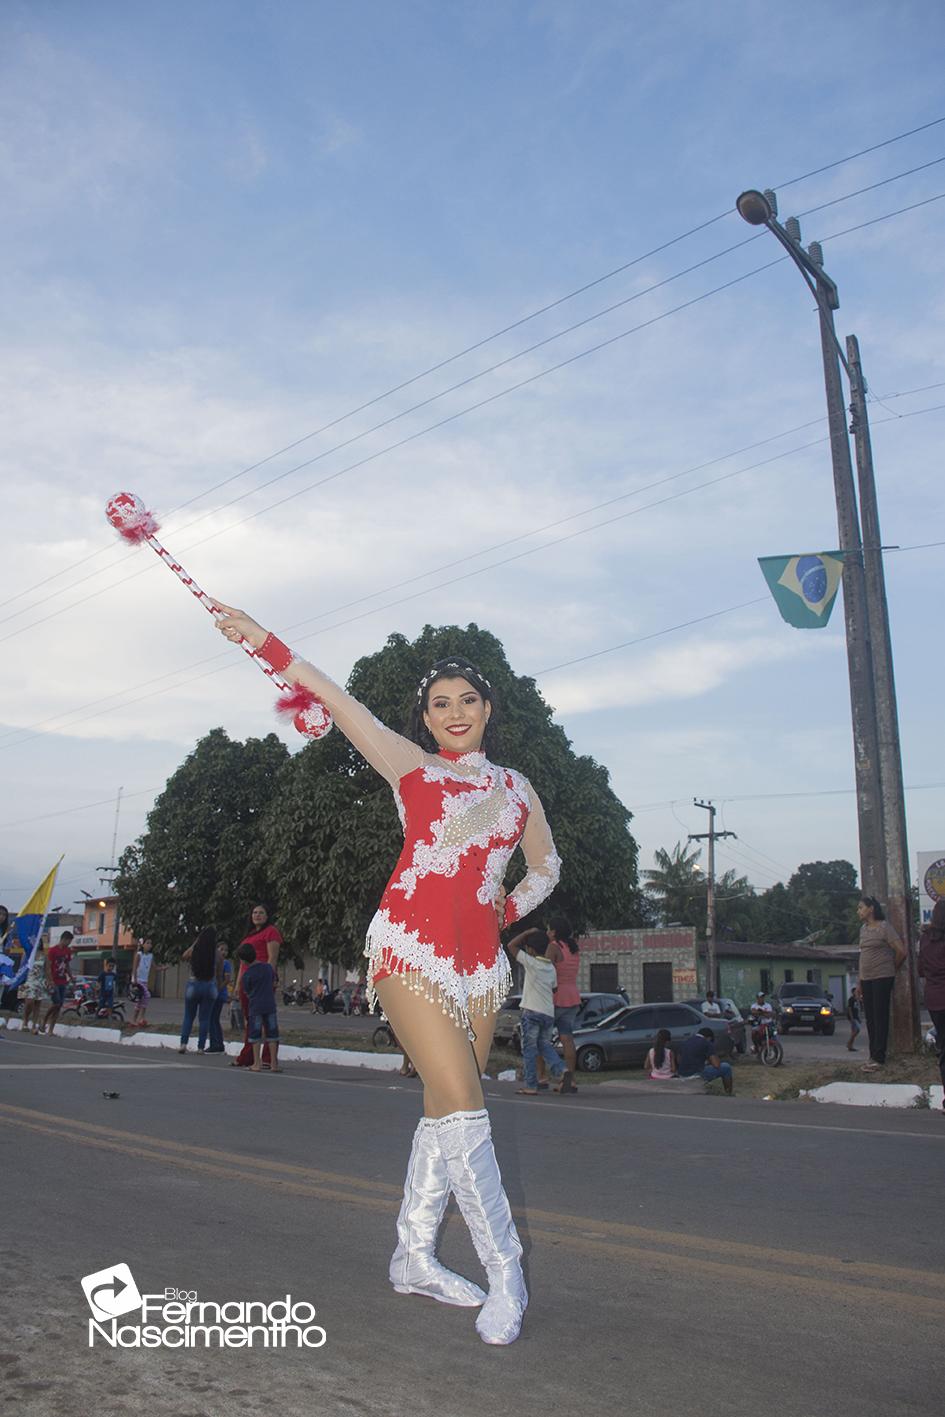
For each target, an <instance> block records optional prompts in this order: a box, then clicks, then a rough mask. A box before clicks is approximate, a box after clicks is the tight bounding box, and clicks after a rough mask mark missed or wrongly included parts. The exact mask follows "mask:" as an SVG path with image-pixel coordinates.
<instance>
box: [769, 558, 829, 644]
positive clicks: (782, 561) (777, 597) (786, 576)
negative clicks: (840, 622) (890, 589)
mask: <svg viewBox="0 0 945 1417" xmlns="http://www.w3.org/2000/svg"><path fill="white" fill-rule="evenodd" d="M845 555H846V552H844V551H808V552H806V553H805V554H803V555H801V556H759V557H758V565H759V566H760V567H761V573H762V575H763V576H764V578H765V580H766V581H767V582H768V589H769V590H770V591H771V594H772V595H773V596H774V603H775V605H776V606H777V607H778V609H779V610H780V612H781V618H782V620H786V621H787V623H788V624H789V625H793V626H794V628H795V629H796V630H819V629H822V628H823V626H824V625H826V623H827V621H828V620H829V619H830V612H831V610H832V609H833V603H834V601H835V600H836V598H837V591H838V590H839V589H840V577H841V576H842V575H843V558H844V556H845Z"/></svg>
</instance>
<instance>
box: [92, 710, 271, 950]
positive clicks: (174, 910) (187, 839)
mask: <svg viewBox="0 0 945 1417" xmlns="http://www.w3.org/2000/svg"><path fill="white" fill-rule="evenodd" d="M288 759H289V753H288V750H287V749H286V747H285V745H284V744H283V743H282V742H281V740H280V739H279V738H278V737H277V736H276V734H274V733H270V734H268V735H267V736H266V737H265V738H250V739H248V740H247V741H246V742H245V743H240V742H234V741H233V740H232V739H231V738H229V737H228V736H227V734H226V732H225V731H224V730H223V729H222V728H214V729H213V730H212V731H211V732H210V733H208V734H206V736H205V737H203V738H201V739H200V741H199V743H198V744H197V746H196V747H195V748H194V750H193V752H192V753H190V754H189V756H188V757H187V758H186V759H185V761H184V762H183V763H182V764H181V766H180V767H179V768H178V769H177V771H176V772H175V773H174V774H173V775H172V776H171V777H170V778H169V779H168V782H167V786H166V787H165V789H164V791H163V792H162V793H161V795H160V796H159V797H158V799H157V801H156V802H155V804H154V806H153V808H152V809H151V811H150V812H149V813H148V820H147V828H146V830H145V832H144V834H143V835H142V836H141V837H139V839H138V840H137V841H136V842H135V843H134V844H133V845H131V846H129V847H128V848H127V850H126V851H124V852H123V853H122V856H121V860H120V861H119V863H118V876H117V877H116V880H115V889H116V892H117V894H118V896H119V899H120V901H121V914H122V919H123V920H124V921H125V922H126V923H127V924H128V925H129V926H130V927H131V929H132V931H133V932H134V933H135V934H136V935H140V936H142V937H144V938H146V939H150V940H152V941H153V942H154V952H155V954H156V955H157V957H158V958H159V959H164V960H174V959H177V958H179V956H180V952H181V950H182V949H183V948H184V947H185V946H186V945H187V944H189V943H190V942H191V940H192V939H193V936H194V934H195V933H196V932H197V931H198V930H199V929H200V928H201V927H202V926H204V925H216V927H217V929H218V930H219V931H220V932H221V934H222V936H223V938H225V939H228V940H229V941H230V943H233V942H235V941H236V940H238V939H239V938H241V936H242V934H244V933H245V926H246V922H247V919H248V916H249V911H250V908H251V906H252V905H253V903H254V902H256V901H264V902H266V903H268V904H269V905H270V906H271V907H274V906H275V905H276V903H277V902H276V898H275V892H274V891H273V889H272V882H271V880H270V878H269V877H268V876H267V874H266V869H265V863H264V859H263V853H262V849H261V844H260V828H261V824H262V820H263V817H264V815H265V813H266V809H267V808H268V807H269V805H270V803H271V801H272V799H273V796H274V793H275V790H276V783H277V780H278V777H279V773H280V770H281V769H283V768H284V767H285V765H286V763H287V762H288Z"/></svg>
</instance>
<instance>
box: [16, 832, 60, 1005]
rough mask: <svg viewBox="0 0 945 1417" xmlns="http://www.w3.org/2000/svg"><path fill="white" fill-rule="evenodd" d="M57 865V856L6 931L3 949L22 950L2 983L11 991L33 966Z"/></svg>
mask: <svg viewBox="0 0 945 1417" xmlns="http://www.w3.org/2000/svg"><path fill="white" fill-rule="evenodd" d="M61 865H62V857H61V856H60V858H59V860H58V861H57V862H56V864H55V866H54V867H53V868H52V870H51V871H50V872H49V875H48V876H47V877H46V878H45V880H43V881H41V882H40V884H39V885H38V886H37V887H36V889H35V891H34V892H33V894H32V895H31V896H30V898H29V900H28V901H27V902H26V904H25V905H24V907H23V909H22V910H21V911H20V913H19V915H18V916H17V917H16V919H15V920H14V922H13V925H12V927H11V929H10V933H9V935H8V937H7V949H9V947H10V945H11V944H13V943H16V944H18V945H19V946H20V947H21V949H22V950H23V955H22V958H21V959H20V961H19V963H18V964H15V965H14V966H13V974H12V977H11V978H10V979H5V980H4V984H5V986H6V987H8V988H10V989H15V988H16V987H17V985H18V984H22V982H23V980H24V979H25V978H26V975H27V973H28V971H29V967H30V965H31V964H32V962H33V954H34V953H35V950H36V946H37V945H38V944H39V939H40V936H41V935H42V933H43V928H44V926H45V924H46V916H47V915H48V914H49V902H50V901H51V900H52V893H53V891H54V890H55V888H56V875H57V873H58V871H59V867H60V866H61Z"/></svg>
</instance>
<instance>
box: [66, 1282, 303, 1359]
mask: <svg viewBox="0 0 945 1417" xmlns="http://www.w3.org/2000/svg"><path fill="white" fill-rule="evenodd" d="M82 1292H83V1293H84V1294H85V1297H86V1299H87V1300H88V1303H89V1308H90V1309H91V1310H92V1317H91V1318H90V1319H89V1347H90V1348H94V1347H95V1345H96V1343H98V1344H99V1345H100V1346H101V1345H102V1344H104V1345H105V1346H106V1347H108V1348H254V1347H256V1348H321V1347H323V1346H324V1344H325V1343H326V1342H327V1341H328V1335H327V1333H326V1332H325V1330H324V1328H322V1326H321V1324H317V1323H316V1322H315V1308H314V1306H313V1305H312V1304H309V1303H308V1302H306V1301H305V1300H298V1299H293V1298H292V1295H291V1294H287V1295H286V1296H285V1298H284V1299H274V1300H272V1301H270V1302H266V1301H264V1300H260V1299H232V1300H228V1301H225V1302H223V1303H219V1302H218V1301H216V1300H212V1299H201V1298H200V1297H199V1296H198V1294H197V1291H196V1289H178V1288H176V1287H173V1286H168V1287H167V1288H166V1289H163V1290H161V1292H160V1293H159V1294H142V1293H141V1291H140V1290H139V1288H138V1286H137V1284H136V1283H135V1280H134V1276H133V1275H132V1273H131V1270H130V1269H129V1268H128V1266H127V1265H126V1264H113V1265H109V1266H108V1268H107V1269H100V1270H97V1271H96V1273H95V1274H87V1275H86V1276H85V1278H84V1279H83V1280H82ZM136 1310H137V1311H138V1312H137V1313H135V1311H136ZM132 1316H133V1317H132ZM123 1318H124V1319H126V1322H124V1323H122V1322H120V1321H121V1320H122V1319H123Z"/></svg>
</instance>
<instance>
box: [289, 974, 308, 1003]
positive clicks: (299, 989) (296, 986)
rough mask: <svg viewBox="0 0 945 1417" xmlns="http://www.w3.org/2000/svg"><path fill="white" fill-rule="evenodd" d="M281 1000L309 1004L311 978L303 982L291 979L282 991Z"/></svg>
mask: <svg viewBox="0 0 945 1417" xmlns="http://www.w3.org/2000/svg"><path fill="white" fill-rule="evenodd" d="M282 1002H283V1003H284V1004H310V1003H311V1002H312V980H311V979H310V980H309V981H308V983H307V984H303V983H302V982H301V980H299V979H293V980H292V983H291V984H289V985H287V986H286V988H284V989H283V991H282Z"/></svg>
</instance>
